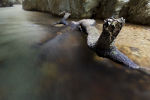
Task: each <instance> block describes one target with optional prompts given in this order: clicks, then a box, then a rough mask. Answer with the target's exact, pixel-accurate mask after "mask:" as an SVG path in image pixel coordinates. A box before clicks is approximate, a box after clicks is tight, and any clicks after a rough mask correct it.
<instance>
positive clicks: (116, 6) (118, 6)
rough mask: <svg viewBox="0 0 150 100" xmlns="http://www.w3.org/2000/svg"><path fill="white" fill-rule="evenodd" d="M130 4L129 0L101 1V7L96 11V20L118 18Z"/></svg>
mask: <svg viewBox="0 0 150 100" xmlns="http://www.w3.org/2000/svg"><path fill="white" fill-rule="evenodd" d="M128 2H129V0H101V2H100V3H99V6H98V7H97V8H96V9H95V13H96V18H102V19H105V18H109V17H111V16H116V17H118V16H119V14H120V12H121V10H122V8H123V7H124V5H126V4H127V3H128ZM123 12H124V11H123ZM124 13H126V12H124Z"/></svg>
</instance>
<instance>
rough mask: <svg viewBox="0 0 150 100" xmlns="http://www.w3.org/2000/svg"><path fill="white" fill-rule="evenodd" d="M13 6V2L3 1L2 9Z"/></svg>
mask: <svg viewBox="0 0 150 100" xmlns="http://www.w3.org/2000/svg"><path fill="white" fill-rule="evenodd" d="M11 6H13V0H1V1H0V7H11Z"/></svg>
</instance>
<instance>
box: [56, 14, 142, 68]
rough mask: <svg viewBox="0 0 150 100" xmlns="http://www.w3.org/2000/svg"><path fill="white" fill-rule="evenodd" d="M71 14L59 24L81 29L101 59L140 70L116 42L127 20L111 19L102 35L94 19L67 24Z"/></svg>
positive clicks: (105, 22)
mask: <svg viewBox="0 0 150 100" xmlns="http://www.w3.org/2000/svg"><path fill="white" fill-rule="evenodd" d="M69 16H70V13H65V15H64V17H63V18H62V19H61V20H60V21H59V22H58V23H57V24H64V25H69V26H70V27H75V28H77V27H80V29H81V30H82V31H83V32H84V33H86V34H87V45H88V47H89V48H91V49H92V50H93V51H94V52H96V53H97V55H98V56H100V57H105V58H109V59H111V60H113V61H115V62H117V63H120V64H123V65H125V66H127V67H129V68H133V69H139V68H140V67H139V66H138V65H136V64H135V63H134V62H133V61H132V60H130V59H129V58H128V57H127V56H125V55H124V54H123V53H121V52H120V51H119V50H118V49H117V48H116V46H115V45H114V41H115V39H116V37H117V36H118V34H119V32H120V31H121V29H122V27H123V25H124V23H125V19H123V18H118V19H115V18H109V19H106V20H105V21H104V24H103V31H102V33H100V32H99V31H98V30H97V28H96V27H95V25H96V21H95V20H94V19H83V20H80V21H78V22H75V21H72V22H71V23H70V24H68V23H67V21H66V19H67V18H68V17H69Z"/></svg>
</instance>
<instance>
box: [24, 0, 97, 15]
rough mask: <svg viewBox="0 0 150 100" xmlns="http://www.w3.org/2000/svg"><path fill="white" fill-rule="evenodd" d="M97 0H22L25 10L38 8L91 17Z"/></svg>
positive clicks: (56, 12)
mask: <svg viewBox="0 0 150 100" xmlns="http://www.w3.org/2000/svg"><path fill="white" fill-rule="evenodd" d="M97 2H99V0H32V1H31V0H24V1H23V8H24V9H25V10H39V11H46V12H50V13H52V14H55V15H59V13H60V12H62V11H68V12H71V14H72V17H75V18H83V17H91V16H92V9H93V8H95V7H96V6H97V5H98V3H97Z"/></svg>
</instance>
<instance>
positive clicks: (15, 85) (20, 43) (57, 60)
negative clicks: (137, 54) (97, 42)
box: [0, 5, 150, 100]
mask: <svg viewBox="0 0 150 100" xmlns="http://www.w3.org/2000/svg"><path fill="white" fill-rule="evenodd" d="M57 20H59V18H55V17H52V16H51V15H49V14H44V13H39V12H29V11H23V10H22V9H21V6H20V5H17V6H15V7H12V8H0V100H126V99H131V100H142V99H143V100H149V98H150V95H149V94H150V91H149V90H150V86H149V83H150V80H149V79H150V78H149V76H147V75H145V74H144V75H141V74H140V73H139V72H137V71H133V72H132V71H128V69H125V68H122V67H120V66H119V65H117V64H115V63H113V62H112V61H110V60H108V59H103V60H99V59H102V58H99V57H97V56H96V55H95V54H94V53H93V52H91V51H90V50H89V48H88V47H87V45H86V41H85V40H86V39H85V38H86V37H85V36H84V34H82V33H80V32H78V31H73V32H66V33H60V32H58V31H61V30H63V28H60V27H52V26H51V25H50V24H52V23H54V22H56V21H57ZM45 37H49V41H47V42H46V43H44V44H43V45H38V43H39V42H40V41H42V40H43V39H45ZM116 66H118V67H116ZM126 71H127V72H126ZM122 91H123V92H122Z"/></svg>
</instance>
